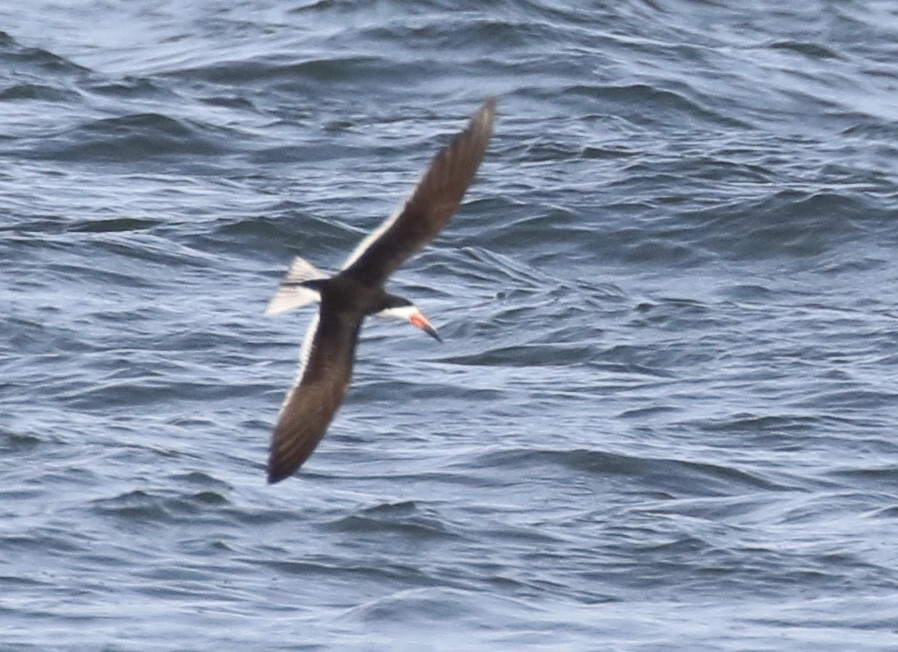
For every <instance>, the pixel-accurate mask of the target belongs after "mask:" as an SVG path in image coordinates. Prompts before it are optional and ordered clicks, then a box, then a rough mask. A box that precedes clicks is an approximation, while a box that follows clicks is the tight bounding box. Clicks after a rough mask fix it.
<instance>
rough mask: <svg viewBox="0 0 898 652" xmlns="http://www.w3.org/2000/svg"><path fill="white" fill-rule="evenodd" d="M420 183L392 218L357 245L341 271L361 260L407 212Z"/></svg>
mask: <svg viewBox="0 0 898 652" xmlns="http://www.w3.org/2000/svg"><path fill="white" fill-rule="evenodd" d="M422 178H423V177H422ZM420 183H421V182H420V181H419V182H418V183H417V184H415V187H414V188H412V191H411V192H410V193H409V195H408V197H407V198H406V200H405V201H403V202H402V204H401V205H400V206H399V208H397V209H396V211H395V212H394V213H393V214H392V215H390V217H388V218H387V219H385V220H384V221H383V223H382V224H381V225H380V226H379V227H377V228H376V229H374V230H373V231H372V232H371V233H369V234H368V235H366V236H365V237H364V239H363V240H362V241H361V242H360V243H358V244H357V245H356V248H355V249H353V250H352V253H351V254H349V258H347V259H346V262H344V263H343V266H342V267H340V270H341V271H342V270H344V269H346V268H347V267H349V266H351V265H352V264H353V263H354V262H355V261H357V260H358V259H359V258H361V257H362V254H364V253H365V252H366V251H367V250H368V247H370V246H371V245H372V243H374V241H375V240H377V239H378V238H379V237H380V236H382V235H383V234H384V233H385V232H386V230H387V229H389V228H390V227H391V226H393V222H395V221H396V220H398V219H399V216H400V215H402V211H404V210H405V205H406V204H408V200H409V199H411V198H412V197H413V196H414V194H415V190H417V189H418V185H420Z"/></svg>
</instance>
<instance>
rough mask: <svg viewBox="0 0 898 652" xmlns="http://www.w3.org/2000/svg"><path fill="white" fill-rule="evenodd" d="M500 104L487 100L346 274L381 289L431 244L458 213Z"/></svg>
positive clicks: (363, 247)
mask: <svg viewBox="0 0 898 652" xmlns="http://www.w3.org/2000/svg"><path fill="white" fill-rule="evenodd" d="M495 115H496V100H495V99H493V98H490V99H488V100H487V101H486V102H484V103H483V106H481V107H480V109H479V110H478V111H477V113H475V114H474V117H473V118H471V122H470V123H469V124H468V126H467V128H466V129H465V130H464V131H463V132H461V133H460V134H458V135H457V136H456V137H455V138H454V139H453V140H452V142H451V143H449V145H448V146H446V147H445V148H444V149H443V150H441V151H440V152H439V153H438V154H437V155H436V157H434V159H433V161H432V162H431V164H430V167H429V168H428V169H427V171H426V172H425V173H424V176H423V177H421V180H420V181H419V182H418V184H417V185H416V186H415V188H414V189H413V190H412V193H411V195H410V196H409V198H408V199H407V200H406V201H405V203H404V204H403V205H402V206H401V207H400V208H399V210H398V211H396V213H394V214H393V215H391V216H390V217H389V218H388V219H387V220H386V221H385V222H384V223H383V224H381V225H380V227H378V228H377V229H376V230H375V231H373V232H372V233H371V234H370V235H369V236H368V237H366V238H365V239H364V240H362V242H360V243H359V245H358V246H357V247H356V248H355V250H354V251H353V252H352V254H350V256H349V258H348V259H347V260H346V262H345V263H344V265H343V270H344V273H346V274H348V275H351V276H354V277H356V278H358V279H360V280H361V281H363V282H364V283H366V284H377V285H382V284H383V283H384V282H385V281H386V280H387V277H388V276H389V275H390V274H391V273H393V271H394V270H395V269H396V268H397V267H399V266H400V265H401V264H402V263H403V262H404V261H405V260H406V259H407V258H409V257H410V256H411V255H412V254H414V253H415V252H416V251H418V250H419V249H421V247H423V246H424V245H426V244H427V243H428V242H430V241H431V240H432V239H433V237H434V236H435V235H436V234H437V233H439V231H440V229H442V228H443V226H445V224H446V222H448V221H449V218H450V217H451V216H452V214H453V213H454V212H455V210H456V209H457V208H458V205H459V203H461V199H462V196H464V194H465V190H467V188H468V186H469V185H470V184H471V181H472V180H473V179H474V174H475V173H476V172H477V168H478V167H479V166H480V161H481V160H483V154H484V152H485V151H486V145H487V143H488V142H489V139H490V136H491V135H492V132H493V120H494V119H495Z"/></svg>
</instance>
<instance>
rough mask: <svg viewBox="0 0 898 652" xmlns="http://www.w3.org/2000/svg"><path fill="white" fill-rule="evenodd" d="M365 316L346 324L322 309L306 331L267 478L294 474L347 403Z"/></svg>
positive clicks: (276, 429)
mask: <svg viewBox="0 0 898 652" xmlns="http://www.w3.org/2000/svg"><path fill="white" fill-rule="evenodd" d="M360 325H361V319H359V320H357V321H356V320H352V321H350V322H343V321H341V320H339V319H334V318H329V316H328V314H327V312H326V311H325V310H324V309H323V308H322V310H320V311H319V314H318V315H317V316H316V317H315V319H314V320H313V322H312V324H311V326H310V327H309V332H308V333H307V334H306V338H305V341H304V343H303V347H302V353H301V354H300V358H301V365H300V373H299V377H298V378H297V381H296V384H295V385H294V386H293V387H292V388H291V389H290V391H289V392H287V396H286V398H285V399H284V403H283V405H282V406H281V411H280V414H279V415H278V421H277V425H275V427H274V432H273V433H272V435H271V446H270V448H269V455H268V482H269V483H274V482H280V481H281V480H283V479H285V478H287V477H288V476H290V475H292V474H293V473H295V472H296V471H297V470H298V469H299V467H300V466H302V464H303V462H305V461H306V460H307V459H308V457H309V456H310V455H311V454H312V452H313V451H314V450H315V447H316V446H318V442H320V441H321V438H322V437H324V433H325V432H327V427H328V425H329V424H330V422H331V420H332V419H333V418H334V415H335V414H336V413H337V410H338V409H339V407H340V403H341V402H342V401H343V396H344V394H346V389H347V387H348V386H349V380H350V377H351V375H352V361H353V356H354V353H355V343H356V339H357V337H358V329H359V326H360Z"/></svg>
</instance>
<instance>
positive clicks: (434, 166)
mask: <svg viewBox="0 0 898 652" xmlns="http://www.w3.org/2000/svg"><path fill="white" fill-rule="evenodd" d="M495 115H496V101H495V100H494V99H489V100H487V101H486V102H484V104H483V106H481V107H480V110H478V111H477V113H476V114H474V116H473V117H472V118H471V121H470V123H469V124H468V126H467V128H466V129H465V130H464V131H462V132H461V133H460V134H458V135H457V136H455V138H454V139H453V140H452V142H451V143H449V145H448V146H446V147H445V148H444V149H443V150H442V151H440V152H439V153H438V154H437V155H436V156H435V157H434V159H433V161H432V162H431V164H430V167H429V168H428V169H427V171H426V172H425V173H424V176H423V177H421V180H420V181H419V182H418V184H417V185H416V186H415V187H414V189H413V190H412V192H411V194H410V195H409V197H408V199H407V200H406V201H405V203H404V204H403V205H402V206H400V207H399V209H398V210H397V211H396V212H395V213H394V214H393V215H391V216H390V217H389V218H388V219H387V220H386V221H385V222H384V223H383V224H381V225H380V227H379V228H377V229H376V230H375V231H373V232H372V233H371V234H370V235H368V237H366V238H365V239H364V240H362V242H361V243H359V245H358V246H357V247H356V248H355V250H354V251H353V252H352V254H350V256H349V258H348V259H347V260H346V262H345V263H344V264H343V267H342V268H341V269H340V271H339V272H337V273H336V274H334V275H333V276H328V275H327V274H324V273H322V272H320V271H318V270H317V269H316V268H315V267H314V266H313V265H311V264H310V263H308V262H307V261H305V260H303V259H302V258H296V259H295V260H294V261H293V264H292V265H291V266H290V270H289V271H288V272H287V275H286V276H285V277H284V280H283V281H282V282H281V285H280V287H279V288H278V290H277V292H276V293H275V295H274V297H273V298H272V299H271V302H270V303H269V304H268V308H267V309H266V311H265V312H266V314H274V313H279V312H284V311H286V310H291V309H293V308H298V307H299V306H303V305H306V304H308V303H311V302H312V301H316V300H317V301H319V308H318V314H317V315H316V316H315V318H314V319H313V320H312V323H311V325H310V326H309V330H308V331H307V332H306V336H305V339H304V340H303V345H302V349H301V353H300V368H299V374H298V376H297V379H296V383H295V384H294V385H293V387H292V388H291V389H290V391H288V392H287V396H286V397H285V398H284V403H283V404H282V405H281V411H280V414H279V415H278V421H277V425H275V427H274V432H273V433H272V436H271V447H270V449H269V457H268V482H269V483H274V482H279V481H281V480H283V479H284V478H287V477H289V476H290V475H292V474H293V473H295V472H296V471H297V470H298V469H299V467H300V466H302V464H303V462H305V461H306V459H308V457H309V456H310V455H311V454H312V452H313V451H314V450H315V447H316V446H317V445H318V442H319V441H321V438H322V437H323V436H324V433H325V432H326V431H327V427H328V425H329V424H330V422H331V419H333V417H334V414H336V412H337V409H338V408H339V407H340V403H341V402H342V400H343V395H344V394H345V393H346V389H347V387H348V386H349V380H350V377H351V375H352V364H353V359H354V358H355V347H356V343H357V341H358V337H359V329H360V328H361V326H362V322H363V321H364V319H365V317H367V316H368V315H375V316H378V317H386V318H392V319H401V320H403V321H408V322H409V323H411V324H412V325H413V326H416V327H417V328H420V329H421V330H423V331H424V332H426V333H427V334H429V335H431V336H432V337H434V338H436V339H437V340H439V339H440V337H439V335H438V334H437V332H436V330H435V329H434V328H433V326H431V325H430V322H428V321H427V319H426V318H425V317H424V315H422V314H421V311H420V310H418V308H417V307H416V306H415V305H414V304H413V303H412V302H411V301H409V300H408V299H404V298H403V297H399V296H396V295H394V294H390V293H389V292H387V291H386V290H385V289H384V283H385V282H386V281H387V278H388V277H389V276H390V274H392V273H393V272H394V271H395V270H396V268H397V267H399V266H400V265H401V264H402V263H403V262H405V260H406V259H408V258H409V257H410V256H411V255H412V254H414V253H415V252H416V251H418V250H419V249H421V248H422V247H423V246H424V245H426V244H427V243H428V242H430V241H431V240H432V239H433V237H434V236H435V235H436V234H437V233H438V232H439V231H440V229H442V228H443V227H444V226H445V225H446V223H447V222H448V221H449V218H450V217H451V216H452V214H453V213H454V212H455V210H456V209H457V208H458V205H459V203H461V199H462V196H463V195H464V194H465V190H467V188H468V186H469V185H470V184H471V181H472V180H473V179H474V174H475V173H476V172H477V168H478V166H479V165H480V161H481V160H482V159H483V154H484V151H485V150H486V145H487V143H488V142H489V139H490V136H491V135H492V131H493V120H494V118H495Z"/></svg>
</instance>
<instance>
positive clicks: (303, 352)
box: [278, 313, 319, 417]
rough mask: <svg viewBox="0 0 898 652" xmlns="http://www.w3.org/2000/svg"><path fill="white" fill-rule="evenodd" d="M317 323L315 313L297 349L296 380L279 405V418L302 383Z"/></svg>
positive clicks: (316, 314)
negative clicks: (297, 365) (297, 367)
mask: <svg viewBox="0 0 898 652" xmlns="http://www.w3.org/2000/svg"><path fill="white" fill-rule="evenodd" d="M318 322H319V319H318V313H315V317H314V318H313V319H312V321H311V323H310V324H309V328H308V330H306V334H305V336H304V337H303V338H302V347H300V349H299V370H298V371H297V372H296V379H295V380H294V381H293V385H291V387H290V389H289V390H288V391H287V394H286V395H285V396H284V402H283V403H281V409H280V411H279V412H278V416H279V417H280V413H281V412H283V411H284V408H285V407H287V403H289V402H290V399H291V398H293V392H295V391H296V390H297V389H299V385H300V383H302V377H303V374H305V372H306V365H307V364H308V363H309V356H310V355H312V347H314V346H315V336H316V335H318Z"/></svg>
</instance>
